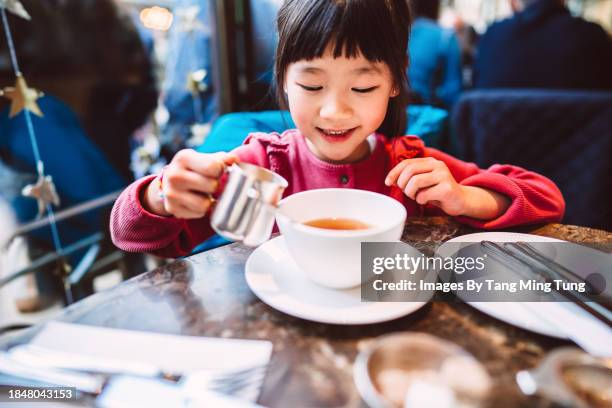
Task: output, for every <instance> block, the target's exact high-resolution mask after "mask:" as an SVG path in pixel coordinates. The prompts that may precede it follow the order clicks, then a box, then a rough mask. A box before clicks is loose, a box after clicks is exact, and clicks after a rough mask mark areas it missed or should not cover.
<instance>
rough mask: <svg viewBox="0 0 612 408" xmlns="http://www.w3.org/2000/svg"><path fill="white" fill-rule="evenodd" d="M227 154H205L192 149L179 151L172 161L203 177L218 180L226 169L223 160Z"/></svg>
mask: <svg viewBox="0 0 612 408" xmlns="http://www.w3.org/2000/svg"><path fill="white" fill-rule="evenodd" d="M226 155H227V153H224V152H220V153H213V154H205V153H199V152H196V151H195V150H192V149H184V150H181V151H179V152H178V153H177V154H176V155H175V156H174V159H173V160H172V161H173V162H176V163H178V164H179V165H180V167H183V168H185V169H188V170H191V171H194V172H196V173H199V174H201V175H203V176H208V177H213V178H218V177H220V176H221V174H222V173H223V171H224V169H225V164H224V163H223V158H224V157H225V156H226Z"/></svg>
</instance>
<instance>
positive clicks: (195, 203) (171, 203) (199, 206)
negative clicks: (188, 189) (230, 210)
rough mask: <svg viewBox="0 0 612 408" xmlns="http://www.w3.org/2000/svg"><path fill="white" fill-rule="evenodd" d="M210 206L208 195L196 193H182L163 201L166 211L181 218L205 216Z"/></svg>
mask: <svg viewBox="0 0 612 408" xmlns="http://www.w3.org/2000/svg"><path fill="white" fill-rule="evenodd" d="M211 205H212V201H211V199H210V196H209V195H203V194H197V193H182V194H180V195H177V196H173V195H170V196H169V197H168V196H167V197H166V199H165V201H164V207H165V208H166V211H168V212H170V213H172V214H174V215H175V216H179V215H180V217H181V218H201V217H203V216H204V215H206V212H207V211H208V210H209V208H210V206H211Z"/></svg>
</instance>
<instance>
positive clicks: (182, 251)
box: [110, 176, 214, 258]
mask: <svg viewBox="0 0 612 408" xmlns="http://www.w3.org/2000/svg"><path fill="white" fill-rule="evenodd" d="M154 178H155V176H148V177H145V178H142V179H140V180H137V181H135V182H134V183H132V184H131V185H129V186H128V187H127V188H126V189H125V190H124V191H123V192H122V193H121V195H120V196H119V198H117V201H115V205H114V206H113V210H112V212H111V219H110V231H111V238H112V240H113V243H114V244H115V245H116V246H117V247H118V248H121V249H122V250H124V251H127V252H148V253H152V254H155V255H158V256H163V257H169V258H175V257H179V256H185V255H188V254H189V253H190V252H191V250H192V249H193V248H194V247H195V246H196V245H198V244H199V243H201V242H203V241H204V240H206V239H207V238H208V237H210V236H212V235H213V234H214V232H213V230H212V228H211V227H210V223H209V221H208V217H204V218H200V219H195V220H181V219H178V218H174V217H160V216H158V215H155V214H152V213H150V212H148V211H147V210H145V209H144V207H143V206H142V204H141V202H140V194H141V192H142V190H143V189H144V188H146V187H147V186H148V185H149V183H150V182H151V181H152V180H153V179H154Z"/></svg>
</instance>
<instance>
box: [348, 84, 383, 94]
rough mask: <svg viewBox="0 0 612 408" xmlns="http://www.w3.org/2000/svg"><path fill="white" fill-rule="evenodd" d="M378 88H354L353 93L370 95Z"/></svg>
mask: <svg viewBox="0 0 612 408" xmlns="http://www.w3.org/2000/svg"><path fill="white" fill-rule="evenodd" d="M377 88H378V86H371V87H369V88H353V91H355V92H359V93H368V92H372V91H373V90H375V89H377Z"/></svg>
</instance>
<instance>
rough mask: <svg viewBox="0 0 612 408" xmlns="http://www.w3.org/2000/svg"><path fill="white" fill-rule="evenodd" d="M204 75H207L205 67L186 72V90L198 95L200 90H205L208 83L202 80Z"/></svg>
mask: <svg viewBox="0 0 612 408" xmlns="http://www.w3.org/2000/svg"><path fill="white" fill-rule="evenodd" d="M206 75H208V72H206V70H205V69H199V70H197V71H192V72H190V73H189V74H187V90H188V91H189V92H191V94H192V95H193V96H198V95H199V94H200V93H201V92H206V90H207V89H208V85H206V83H205V82H204V79H205V78H206Z"/></svg>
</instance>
